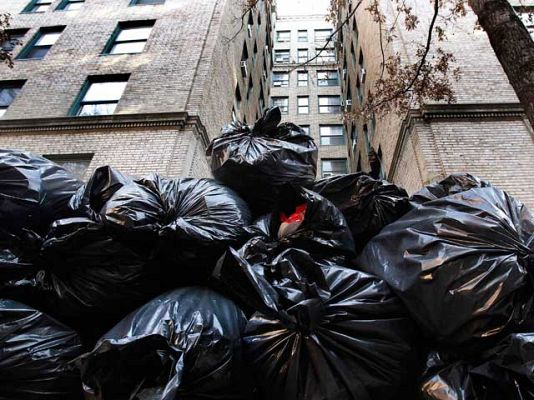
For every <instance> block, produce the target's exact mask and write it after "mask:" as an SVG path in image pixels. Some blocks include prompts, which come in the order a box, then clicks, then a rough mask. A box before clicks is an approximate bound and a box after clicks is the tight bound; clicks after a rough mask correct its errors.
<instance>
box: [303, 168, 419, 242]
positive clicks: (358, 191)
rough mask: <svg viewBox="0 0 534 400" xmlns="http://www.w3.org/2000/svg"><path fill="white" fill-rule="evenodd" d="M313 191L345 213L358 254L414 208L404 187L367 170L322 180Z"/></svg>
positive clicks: (316, 183) (315, 185)
mask: <svg viewBox="0 0 534 400" xmlns="http://www.w3.org/2000/svg"><path fill="white" fill-rule="evenodd" d="M313 191H314V192H317V193H319V194H320V195H321V196H323V197H325V198H326V199H328V200H330V201H331V202H332V203H334V205H335V206H336V207H337V208H339V210H340V211H341V212H342V213H343V215H344V216H345V218H346V219H347V222H348V224H349V227H350V231H351V232H352V236H353V238H354V244H355V246H356V252H358V253H359V252H360V251H361V250H362V249H363V248H364V247H365V245H366V244H367V242H368V241H369V240H370V239H371V238H373V237H374V236H376V234H378V232H380V231H381V230H382V228H383V227H384V226H386V225H389V224H390V223H392V222H393V221H396V220H397V219H399V218H400V217H402V216H403V215H404V214H406V213H407V212H408V211H409V209H410V206H409V202H408V194H407V193H406V191H405V190H404V189H402V188H400V187H398V186H395V185H393V184H392V183H389V182H387V181H383V180H377V179H373V178H372V177H370V176H369V175H367V174H364V173H356V174H348V175H340V176H333V177H330V178H324V179H321V180H319V181H317V182H315V184H314V186H313Z"/></svg>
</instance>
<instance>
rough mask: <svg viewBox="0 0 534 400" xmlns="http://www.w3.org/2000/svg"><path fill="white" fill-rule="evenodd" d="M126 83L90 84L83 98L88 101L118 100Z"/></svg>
mask: <svg viewBox="0 0 534 400" xmlns="http://www.w3.org/2000/svg"><path fill="white" fill-rule="evenodd" d="M126 84H127V82H95V83H92V84H91V86H90V87H89V90H87V93H86V94H85V97H84V98H83V101H84V102H88V101H110V100H117V101H118V100H119V99H120V98H121V96H122V93H123V92H124V88H125V87H126Z"/></svg>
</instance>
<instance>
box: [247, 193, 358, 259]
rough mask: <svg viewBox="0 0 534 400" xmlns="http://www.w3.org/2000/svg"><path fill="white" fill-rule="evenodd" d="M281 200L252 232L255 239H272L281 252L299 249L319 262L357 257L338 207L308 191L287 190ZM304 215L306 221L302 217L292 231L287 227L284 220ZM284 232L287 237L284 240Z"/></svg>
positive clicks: (253, 227)
mask: <svg viewBox="0 0 534 400" xmlns="http://www.w3.org/2000/svg"><path fill="white" fill-rule="evenodd" d="M279 196H280V197H279V201H278V205H277V206H276V207H275V209H274V211H273V212H271V213H269V214H267V215H264V216H262V217H260V218H258V219H257V220H256V221H255V222H254V224H253V225H252V226H251V227H250V228H249V231H250V233H251V235H252V236H263V237H266V238H269V239H270V240H272V241H273V242H276V244H277V246H278V248H279V249H280V251H281V250H282V249H284V248H298V249H302V250H306V251H307V252H309V253H310V254H312V255H313V256H315V257H319V258H331V257H341V258H344V257H346V258H348V259H350V258H353V257H354V256H355V251H354V241H353V240H352V235H351V233H350V229H349V227H348V225H347V221H346V220H345V217H343V214H342V213H341V212H340V211H339V210H338V209H337V207H336V206H334V204H332V203H331V202H330V201H328V200H327V199H325V198H324V197H322V196H320V195H318V194H317V193H314V192H312V191H311V190H308V189H305V188H294V187H290V186H285V187H284V188H282V189H281V190H280V193H279ZM299 210H300V211H299ZM302 212H303V219H302V215H299V216H298V218H297V219H298V220H299V221H298V224H295V225H294V226H293V227H292V228H291V229H287V227H286V228H284V227H283V222H282V221H283V218H284V217H286V216H288V215H289V216H291V215H294V216H295V214H300V213H302ZM297 225H298V226H297ZM281 228H282V229H281ZM294 228H295V229H294ZM281 232H283V233H284V235H282V236H280V233H281ZM280 251H279V252H280Z"/></svg>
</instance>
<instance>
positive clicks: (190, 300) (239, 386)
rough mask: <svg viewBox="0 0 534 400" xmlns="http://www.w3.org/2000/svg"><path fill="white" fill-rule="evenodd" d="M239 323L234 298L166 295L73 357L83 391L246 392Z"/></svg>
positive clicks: (109, 394)
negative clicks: (76, 358)
mask: <svg viewBox="0 0 534 400" xmlns="http://www.w3.org/2000/svg"><path fill="white" fill-rule="evenodd" d="M245 323H246V319H245V317H244V315H243V313H242V312H241V311H240V310H239V309H238V308H237V307H236V306H235V304H234V303H233V302H231V301H230V300H228V299H226V298H224V297H223V296H221V295H220V294H218V293H216V292H213V291H211V290H209V289H207V288H201V287H189V288H183V289H178V290H174V291H171V292H168V293H165V294H163V295H161V296H159V297H157V298H156V299H154V300H152V301H150V302H149V303H147V304H146V305H144V306H142V307H141V308H139V309H138V310H137V311H135V312H133V313H131V314H130V315H129V316H128V317H126V318H125V319H124V320H122V321H121V322H120V323H119V324H118V325H117V326H115V327H114V328H113V329H112V330H111V331H109V332H108V333H107V334H105V335H104V336H103V337H102V338H101V339H100V340H99V342H98V343H97V345H96V347H95V348H94V350H93V351H92V352H91V353H89V354H87V355H85V356H84V357H83V359H82V360H80V367H81V371H82V379H83V382H84V389H85V392H86V394H91V395H95V396H97V397H98V398H99V399H102V400H129V399H137V398H139V399H147V400H178V399H180V400H182V399H245V398H248V395H249V392H248V384H249V382H248V380H247V379H246V372H245V371H244V370H243V369H242V366H243V365H242V358H241V339H240V338H241V334H242V332H243V329H244V327H245Z"/></svg>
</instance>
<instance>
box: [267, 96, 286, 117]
mask: <svg viewBox="0 0 534 400" xmlns="http://www.w3.org/2000/svg"><path fill="white" fill-rule="evenodd" d="M271 102H272V106H273V107H279V108H280V112H281V113H282V114H288V113H289V97H272V99H271Z"/></svg>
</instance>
